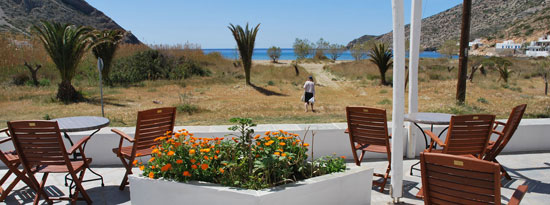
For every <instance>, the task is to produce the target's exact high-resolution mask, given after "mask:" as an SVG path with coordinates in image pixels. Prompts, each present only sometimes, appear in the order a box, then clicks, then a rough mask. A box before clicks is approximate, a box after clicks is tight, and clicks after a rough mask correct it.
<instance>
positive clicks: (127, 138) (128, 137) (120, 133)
mask: <svg viewBox="0 0 550 205" xmlns="http://www.w3.org/2000/svg"><path fill="white" fill-rule="evenodd" d="M111 131H112V132H114V133H116V134H118V135H120V137H122V138H123V139H125V140H128V142H134V138H132V137H130V136H128V135H127V134H126V133H124V132H122V131H120V130H117V129H111Z"/></svg>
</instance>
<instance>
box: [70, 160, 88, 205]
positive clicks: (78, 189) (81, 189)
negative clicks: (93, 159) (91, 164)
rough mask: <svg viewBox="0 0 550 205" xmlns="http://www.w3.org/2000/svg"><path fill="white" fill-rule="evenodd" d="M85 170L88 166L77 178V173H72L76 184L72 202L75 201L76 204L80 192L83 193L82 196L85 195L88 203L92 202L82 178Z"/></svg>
mask: <svg viewBox="0 0 550 205" xmlns="http://www.w3.org/2000/svg"><path fill="white" fill-rule="evenodd" d="M85 172H86V168H83V169H82V171H80V176H79V177H78V178H76V173H71V176H72V177H73V179H74V180H73V181H74V184H75V186H76V188H75V191H74V194H73V199H72V200H71V201H72V203H74V204H76V201H77V200H78V194H79V193H80V194H82V197H84V200H86V202H87V203H88V204H91V203H92V199H90V196H89V195H88V193H87V192H86V190H85V189H84V187H83V186H82V180H83V179H84V173H85Z"/></svg>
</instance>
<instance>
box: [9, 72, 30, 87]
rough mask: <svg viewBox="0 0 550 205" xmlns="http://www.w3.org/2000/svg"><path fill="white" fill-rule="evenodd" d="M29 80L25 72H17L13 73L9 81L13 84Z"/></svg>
mask: <svg viewBox="0 0 550 205" xmlns="http://www.w3.org/2000/svg"><path fill="white" fill-rule="evenodd" d="M29 80H31V78H29V76H28V75H27V74H24V73H19V74H17V75H14V76H13V77H12V79H11V83H13V84H14V85H25V83H27V81H29Z"/></svg>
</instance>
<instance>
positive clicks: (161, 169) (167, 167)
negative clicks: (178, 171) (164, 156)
mask: <svg viewBox="0 0 550 205" xmlns="http://www.w3.org/2000/svg"><path fill="white" fill-rule="evenodd" d="M170 169H172V164H170V163H168V164H166V165H164V166H162V167H161V168H160V171H162V172H165V171H168V170H170Z"/></svg>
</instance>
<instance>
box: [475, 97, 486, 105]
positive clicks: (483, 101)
mask: <svg viewBox="0 0 550 205" xmlns="http://www.w3.org/2000/svg"><path fill="white" fill-rule="evenodd" d="M477 102H480V103H483V104H488V103H489V101H487V99H485V98H483V97H480V98H478V99H477Z"/></svg>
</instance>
